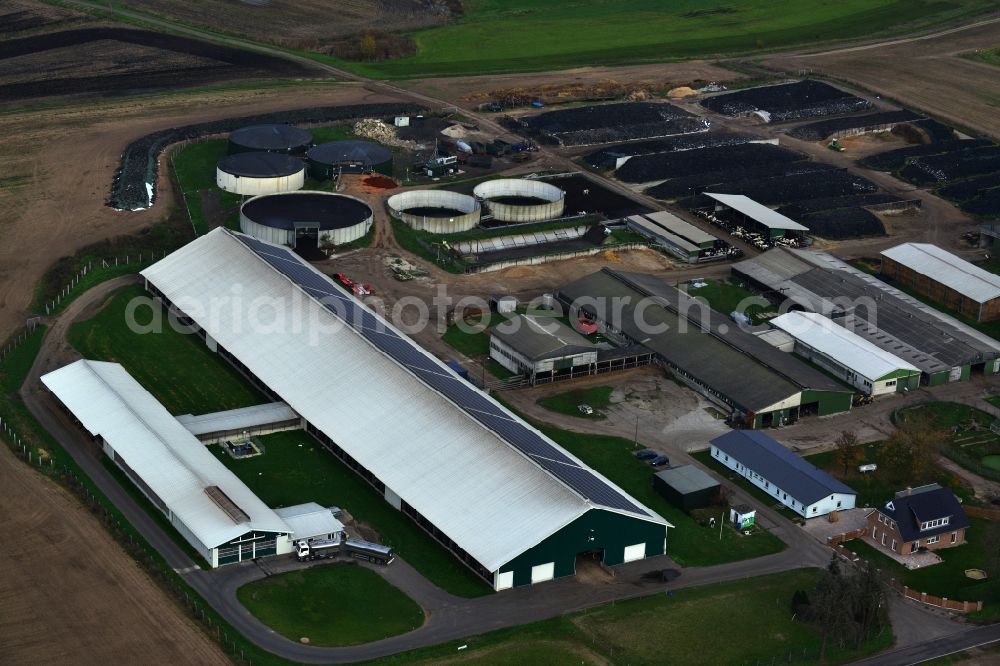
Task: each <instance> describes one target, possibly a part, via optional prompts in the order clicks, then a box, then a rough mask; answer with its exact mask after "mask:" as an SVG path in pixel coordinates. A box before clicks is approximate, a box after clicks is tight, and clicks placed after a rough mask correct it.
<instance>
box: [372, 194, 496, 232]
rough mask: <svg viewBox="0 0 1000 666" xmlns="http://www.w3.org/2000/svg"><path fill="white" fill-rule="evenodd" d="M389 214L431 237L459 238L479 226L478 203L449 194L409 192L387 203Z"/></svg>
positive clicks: (467, 197)
mask: <svg viewBox="0 0 1000 666" xmlns="http://www.w3.org/2000/svg"><path fill="white" fill-rule="evenodd" d="M386 205H387V206H388V207H389V212H390V213H391V214H392V216H393V217H396V218H399V219H400V220H402V221H403V222H405V223H406V224H408V225H409V226H411V227H413V228H414V229H418V230H420V231H428V232H430V233H432V234H457V233H461V232H463V231H468V230H470V229H472V228H474V227H475V226H476V225H477V224H479V215H480V212H481V211H480V207H479V201H477V200H476V198H475V197H470V196H469V195H468V194H459V193H458V192H449V191H448V190H409V191H408V192H400V193H399V194H394V195H392V196H391V197H389V198H388V200H386Z"/></svg>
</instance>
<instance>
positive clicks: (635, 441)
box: [632, 414, 639, 449]
mask: <svg viewBox="0 0 1000 666" xmlns="http://www.w3.org/2000/svg"><path fill="white" fill-rule="evenodd" d="M632 448H633V449H637V448H639V415H638V414H636V415H635V437H634V438H633V439H632Z"/></svg>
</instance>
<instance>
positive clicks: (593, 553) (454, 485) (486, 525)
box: [142, 228, 670, 590]
mask: <svg viewBox="0 0 1000 666" xmlns="http://www.w3.org/2000/svg"><path fill="white" fill-rule="evenodd" d="M142 276H143V278H144V279H145V282H146V287H147V289H148V290H149V291H150V293H151V294H153V295H154V297H155V298H157V299H158V300H159V301H161V302H162V303H163V304H164V305H166V306H167V307H169V308H170V309H171V310H172V311H173V312H174V313H175V314H176V316H179V317H181V320H182V321H185V322H190V324H191V326H192V327H193V329H194V330H195V331H197V332H198V333H199V334H200V335H201V336H202V337H203V338H204V340H205V342H206V344H207V345H208V348H209V349H211V350H214V351H216V352H217V353H218V354H219V355H220V356H222V357H223V358H225V359H227V360H229V361H230V362H231V363H232V364H233V365H235V366H236V367H237V368H239V369H240V370H241V371H242V372H243V373H244V374H245V375H246V376H247V377H248V378H250V379H251V380H252V381H253V382H254V383H255V384H257V385H258V386H259V387H261V389H262V390H264V391H265V392H267V393H268V394H269V395H271V397H272V398H273V399H275V400H282V401H283V402H285V403H286V404H288V405H289V406H290V407H291V408H292V409H294V410H295V412H296V413H297V414H299V415H300V416H302V418H303V419H304V421H305V427H306V431H307V432H308V433H310V434H311V435H313V436H314V437H315V438H316V439H317V440H318V441H319V442H320V443H321V444H322V445H323V446H324V447H325V448H326V449H327V450H328V451H329V452H330V453H331V454H332V455H334V456H336V457H337V458H339V459H340V460H341V461H342V462H343V463H344V464H345V465H346V466H348V467H349V468H350V469H352V470H354V471H355V472H356V473H357V474H358V475H360V476H361V477H362V478H363V479H365V480H366V481H367V482H368V483H369V484H371V485H372V487H374V488H375V490H376V491H377V492H379V493H380V494H381V495H382V496H383V497H384V498H385V500H386V501H387V502H388V503H389V504H390V505H391V506H393V507H394V508H396V509H398V510H399V511H401V512H402V513H404V514H405V515H406V516H408V517H409V518H410V519H412V520H413V521H414V522H415V523H416V524H417V525H418V526H420V527H421V528H423V529H424V530H425V531H426V532H427V533H428V535H430V537H432V538H434V539H436V540H437V541H438V542H439V543H441V544H442V545H443V546H444V547H445V548H447V549H448V550H450V551H451V552H452V553H453V554H454V555H455V557H456V558H457V560H458V561H460V562H461V563H463V564H465V565H466V566H468V567H469V568H470V569H471V570H472V571H474V572H475V573H477V574H478V575H480V576H481V577H482V578H483V579H484V580H485V581H487V582H488V584H489V585H490V586H491V587H493V588H494V589H496V590H501V589H505V588H509V587H514V586H520V585H529V584H533V583H539V582H542V581H546V580H550V579H552V578H556V577H560V576H568V575H572V574H574V573H575V571H576V563H577V558H578V557H586V558H588V559H589V558H597V559H598V560H600V561H601V562H603V563H604V564H606V565H618V564H623V563H625V562H631V561H634V560H639V559H642V558H644V557H651V556H655V555H661V554H663V553H664V552H665V549H666V538H667V528H668V527H670V524H669V523H668V522H667V521H666V520H664V519H663V518H662V517H660V516H659V515H657V514H656V513H654V512H653V511H651V510H650V509H648V508H646V507H644V506H643V505H642V504H640V503H639V502H638V501H637V500H635V499H634V498H632V497H630V496H629V495H628V494H627V493H626V492H625V491H624V490H622V489H621V488H619V487H617V486H616V485H614V484H613V483H612V482H611V481H609V480H608V479H606V478H605V477H603V476H601V475H600V474H598V473H597V472H595V471H594V470H592V469H590V468H589V467H587V465H585V464H584V463H583V462H582V461H580V459H578V458H576V457H575V456H573V455H572V454H571V453H569V452H568V451H566V450H565V449H563V448H562V447H560V446H559V445H557V444H555V443H554V442H553V441H552V440H550V439H549V438H548V437H546V436H545V435H544V434H542V433H541V432H540V431H539V430H537V429H536V428H534V427H532V426H531V425H529V424H528V423H527V422H525V421H524V420H522V419H521V418H519V417H518V416H517V415H516V414H514V413H513V412H511V411H510V410H508V409H506V408H505V407H504V406H502V405H501V404H499V403H498V402H497V401H496V400H494V399H493V398H492V397H490V396H489V395H488V394H486V393H483V392H482V391H480V390H479V389H477V388H476V387H474V386H472V385H471V384H470V383H469V382H467V381H465V380H463V379H461V378H460V377H458V376H457V375H456V374H455V373H454V372H452V371H451V370H450V369H449V368H448V366H447V365H446V364H445V363H443V362H441V361H440V360H438V359H437V358H436V357H434V356H433V355H431V354H429V353H428V352H426V351H425V350H424V349H422V348H421V347H420V346H419V345H417V344H416V343H415V342H413V341H412V340H411V339H410V338H409V337H407V336H406V335H404V334H402V333H400V332H399V331H398V330H397V329H396V328H395V327H394V326H393V325H392V324H391V323H390V322H389V321H387V320H385V319H383V318H382V317H381V316H379V315H378V314H376V313H375V312H373V311H372V310H370V309H369V308H367V307H366V306H365V305H364V304H363V303H362V302H361V301H359V300H358V299H356V298H355V297H354V296H353V295H351V294H349V293H347V292H346V291H345V290H343V289H342V288H340V287H339V286H337V285H336V284H334V283H333V281H332V280H330V278H329V277H327V276H326V275H324V274H323V273H321V272H320V271H318V270H316V269H315V268H313V267H312V266H310V265H309V264H308V262H306V261H304V260H302V259H301V258H299V257H298V256H297V255H296V254H295V253H294V252H293V251H291V250H290V249H288V248H285V247H283V246H279V245H272V244H269V243H265V242H262V241H258V240H256V239H254V238H252V237H250V236H246V235H244V234H239V233H236V232H232V231H229V230H228V229H225V228H217V229H214V230H212V231H211V232H209V233H208V234H205V235H204V236H201V237H199V238H197V239H196V240H194V241H192V242H191V243H189V244H187V245H186V246H184V247H182V248H181V249H179V250H177V251H175V252H173V253H172V254H170V255H168V256H167V257H166V258H164V259H162V260H160V261H159V262H157V263H155V264H153V265H152V266H150V267H149V268H146V269H145V270H143V271H142ZM236 285H239V286H240V287H242V293H243V295H244V296H245V297H247V298H249V299H255V298H258V297H259V298H265V297H266V298H267V299H268V303H274V304H276V305H275V306H274V307H279V308H280V307H281V304H286V307H287V308H288V309H287V310H286V311H284V312H282V313H281V315H280V316H283V317H284V318H285V319H284V321H286V322H287V323H288V325H287V326H285V327H283V329H282V330H281V332H280V333H276V332H274V331H272V330H270V329H266V330H261V327H260V326H259V325H258V323H257V322H256V321H255V319H254V312H253V311H252V310H253V309H252V308H246V307H244V308H231V307H225V308H221V309H219V308H216V307H213V304H218V303H220V302H226V303H228V302H229V301H230V300H231V299H232V294H233V293H234V292H233V288H234V286H236ZM220 299H222V300H220ZM182 304H183V308H184V309H183V310H182V309H181V305H182ZM276 316H277V315H276Z"/></svg>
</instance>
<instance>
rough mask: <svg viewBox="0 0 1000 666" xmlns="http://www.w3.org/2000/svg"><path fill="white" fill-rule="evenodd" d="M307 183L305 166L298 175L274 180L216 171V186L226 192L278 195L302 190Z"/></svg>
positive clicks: (250, 194)
mask: <svg viewBox="0 0 1000 666" xmlns="http://www.w3.org/2000/svg"><path fill="white" fill-rule="evenodd" d="M305 182H306V168H305V165H303V167H302V169H301V170H300V171H299V172H298V173H294V174H292V175H290V176H276V177H272V178H252V177H250V176H234V175H233V174H231V173H226V172H225V171H223V170H222V169H219V168H218V167H216V169H215V184H216V185H218V186H219V187H220V188H222V189H223V190H225V191H226V192H233V193H234V194H246V195H248V196H257V195H258V194H277V193H278V192H294V191H295V190H301V189H302V186H303V185H305Z"/></svg>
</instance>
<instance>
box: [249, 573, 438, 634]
mask: <svg viewBox="0 0 1000 666" xmlns="http://www.w3.org/2000/svg"><path fill="white" fill-rule="evenodd" d="M236 595H237V597H238V598H239V600H240V603H241V604H243V605H244V606H245V607H246V608H247V610H249V611H250V612H251V613H253V614H254V615H255V616H257V619H259V620H260V621H261V622H263V623H264V624H266V625H267V626H269V627H271V628H272V629H274V630H275V631H277V632H278V633H279V634H281V635H283V636H285V637H287V638H290V639H292V640H293V641H299V640H301V639H303V638H308V639H309V643H310V644H311V645H335V646H336V645H360V644H362V643H370V642H372V641H377V640H381V639H383V638H388V637H389V636H396V635H398V634H404V633H406V632H408V631H412V630H414V629H416V628H417V627H419V626H421V625H422V624H423V623H424V612H423V611H422V610H421V609H420V606H418V605H417V603H416V602H415V601H413V600H412V599H410V598H409V597H408V596H406V595H405V594H404V593H403V592H401V591H400V590H399V589H397V588H395V587H393V586H392V585H391V584H390V583H388V582H386V580H385V579H384V578H382V577H381V576H379V575H378V574H377V573H375V572H374V571H371V570H370V569H366V568H364V567H361V566H358V565H357V564H353V563H352V564H328V565H325V566H318V567H311V568H309V569H304V570H302V571H292V572H289V573H283V574H279V575H277V576H269V577H267V578H264V579H263V580H259V581H255V582H253V583H249V584H247V585H244V586H243V587H241V588H240V589H239V590H238V591H237V593H236Z"/></svg>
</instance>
